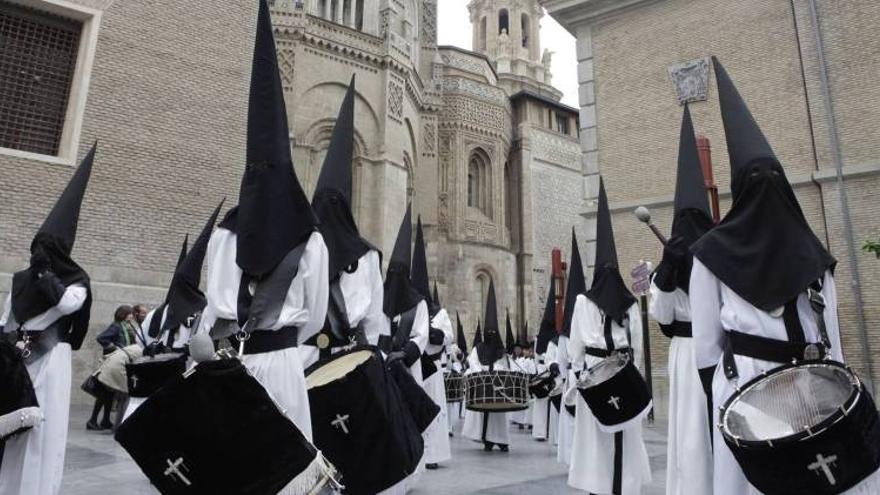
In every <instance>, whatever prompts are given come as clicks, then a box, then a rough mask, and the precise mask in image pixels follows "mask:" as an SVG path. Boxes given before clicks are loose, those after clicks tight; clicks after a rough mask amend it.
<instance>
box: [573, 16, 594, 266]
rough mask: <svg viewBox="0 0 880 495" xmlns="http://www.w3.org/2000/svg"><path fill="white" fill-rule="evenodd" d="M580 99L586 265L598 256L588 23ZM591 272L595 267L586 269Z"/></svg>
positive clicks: (581, 40)
mask: <svg viewBox="0 0 880 495" xmlns="http://www.w3.org/2000/svg"><path fill="white" fill-rule="evenodd" d="M577 60H578V70H577V74H578V102H579V104H580V144H581V151H582V152H583V154H582V155H581V166H582V173H583V177H584V199H585V200H586V202H587V204H588V205H589V206H590V208H588V214H587V215H585V218H586V225H585V227H586V228H585V231H586V233H587V239H586V240H587V252H586V256H585V258H584V261H585V265H586V266H585V268H586V267H587V266H589V267H592V266H593V264H594V263H595V260H596V215H595V202H596V200H597V198H598V197H599V145H598V142H597V133H598V129H597V125H598V122H597V121H596V96H595V85H594V82H593V34H592V27H591V26H589V25H586V26H580V27H578V30H577ZM586 271H587V273H591V272H592V270H586Z"/></svg>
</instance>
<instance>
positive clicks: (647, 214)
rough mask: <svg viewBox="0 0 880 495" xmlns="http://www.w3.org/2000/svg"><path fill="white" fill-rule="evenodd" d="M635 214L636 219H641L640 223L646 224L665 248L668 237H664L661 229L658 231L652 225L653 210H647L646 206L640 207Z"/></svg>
mask: <svg viewBox="0 0 880 495" xmlns="http://www.w3.org/2000/svg"><path fill="white" fill-rule="evenodd" d="M633 214H634V215H635V216H636V218H638V219H639V221H640V222H642V223H644V224H645V225H647V226H648V228H650V229H651V232H653V233H654V235H655V236H657V239H659V240H660V243H661V244H663V245H664V246H665V245H666V242H667V241H666V236H664V235H663V233H662V232H660V229H658V228H657V227H656V226H655V225H654V224H653V223H651V210H649V209H647V208H645V207H644V206H639V207H638V208H636V211H634V212H633Z"/></svg>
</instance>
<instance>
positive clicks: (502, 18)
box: [498, 9, 510, 34]
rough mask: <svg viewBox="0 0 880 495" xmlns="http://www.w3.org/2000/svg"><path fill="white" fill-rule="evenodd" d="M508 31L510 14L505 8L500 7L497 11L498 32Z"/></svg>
mask: <svg viewBox="0 0 880 495" xmlns="http://www.w3.org/2000/svg"><path fill="white" fill-rule="evenodd" d="M501 33H508V34H509V33H510V16H509V15H508V13H507V9H501V11H499V12H498V34H501Z"/></svg>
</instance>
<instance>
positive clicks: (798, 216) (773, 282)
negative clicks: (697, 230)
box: [691, 57, 836, 311]
mask: <svg viewBox="0 0 880 495" xmlns="http://www.w3.org/2000/svg"><path fill="white" fill-rule="evenodd" d="M712 60H713V64H714V66H715V79H716V81H717V84H718V100H719V102H720V104H721V117H722V120H723V122H724V133H725V136H726V138H727V149H728V153H729V155H730V163H731V176H732V178H731V191H732V193H733V205H732V207H731V209H730V211H729V212H728V213H727V215H726V216H725V217H724V219H723V220H722V221H721V223H719V224H718V226H717V227H715V228H713V229H712V230H711V231H709V233H707V234H706V235H704V236H703V237H702V238H700V240H699V241H697V242H696V243H695V244H694V245H693V246H692V247H691V252H692V253H693V254H694V256H695V257H696V258H697V259H699V260H700V262H702V263H703V264H704V265H705V266H706V267H707V268H708V269H709V271H711V272H712V273H713V274H714V275H715V276H716V277H718V278H719V279H720V280H721V281H722V282H723V283H724V284H725V285H727V286H728V287H729V288H730V289H731V290H733V291H734V292H735V293H736V294H738V295H739V296H740V297H742V298H743V299H745V300H746V301H748V302H749V303H751V304H752V305H754V306H756V307H757V308H759V309H762V310H764V311H773V310H775V309H777V308H779V307H781V306H784V305H785V304H786V303H788V302H789V301H792V300H793V299H795V298H796V297H797V296H798V295H799V294H800V293H802V292H803V291H805V290H806V289H807V287H808V286H809V285H810V284H811V283H813V282H814V281H816V280H818V279H821V278H822V277H823V276H824V274H825V271H826V270H828V269H832V270H833V269H834V266H835V264H836V260H835V259H834V258H833V257H832V256H831V254H830V253H829V252H828V251H827V250H826V249H825V246H824V245H823V244H822V243H821V242H820V241H819V239H818V238H817V237H816V235H815V234H814V233H813V230H812V229H811V228H810V226H809V224H808V223H807V220H806V218H805V217H804V214H803V211H802V210H801V207H800V204H799V203H798V201H797V198H796V197H795V194H794V191H793V190H792V188H791V185H790V184H789V183H788V179H786V177H785V170H784V169H783V168H782V165H781V164H780V163H779V161H778V159H777V158H776V155H775V154H774V153H773V150H772V149H771V148H770V145H769V143H768V142H767V139H766V138H765V137H764V134H763V133H762V132H761V129H760V128H759V127H758V124H757V123H756V122H755V119H754V117H752V114H751V112H750V111H749V109H748V107H747V106H746V104H745V102H744V101H743V99H742V97H741V96H740V95H739V92H738V91H737V90H736V87H735V86H734V85H733V81H732V80H731V79H730V76H729V75H728V74H727V71H726V70H725V69H724V67H723V66H722V65H721V63H720V62H718V60H717V59H715V58H714V57H713V59H712ZM767 274H772V275H773V276H772V277H768V276H767Z"/></svg>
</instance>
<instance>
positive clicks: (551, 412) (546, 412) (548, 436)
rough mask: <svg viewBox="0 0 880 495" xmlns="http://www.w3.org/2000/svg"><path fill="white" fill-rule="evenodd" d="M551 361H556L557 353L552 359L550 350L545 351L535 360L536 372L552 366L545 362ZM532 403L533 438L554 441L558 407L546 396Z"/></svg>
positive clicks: (539, 372) (541, 371)
mask: <svg viewBox="0 0 880 495" xmlns="http://www.w3.org/2000/svg"><path fill="white" fill-rule="evenodd" d="M548 351H549V348H548ZM550 362H555V355H554V356H553V359H552V360H551V358H550V357H549V352H545V353H544V354H542V355H541V356H539V358H538V361H536V362H535V372H536V373H538V374H541V373H544V372H545V371H547V370H549V369H550V366H549V365H547V364H545V363H550ZM532 405H533V407H532V410H531V412H532V422H531V424H532V438H534V439H535V440H549V441H551V442H552V441H554V440H555V439H556V426H557V422H558V421H559V413H558V412H557V411H556V408H555V407H553V404H551V403H550V397H544V398H543V399H538V398H535V399H534V402H533V403H532Z"/></svg>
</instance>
